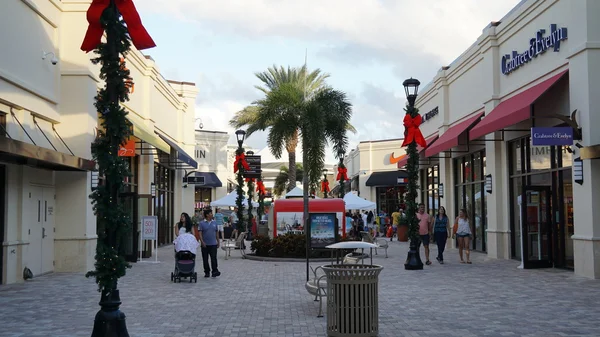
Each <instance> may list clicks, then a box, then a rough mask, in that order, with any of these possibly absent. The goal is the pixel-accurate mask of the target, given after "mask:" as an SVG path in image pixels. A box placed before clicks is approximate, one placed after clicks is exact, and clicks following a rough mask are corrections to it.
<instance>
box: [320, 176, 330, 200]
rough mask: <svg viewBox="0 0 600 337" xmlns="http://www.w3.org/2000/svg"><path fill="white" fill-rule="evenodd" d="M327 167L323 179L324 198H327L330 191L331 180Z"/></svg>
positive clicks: (322, 190)
mask: <svg viewBox="0 0 600 337" xmlns="http://www.w3.org/2000/svg"><path fill="white" fill-rule="evenodd" d="M327 171H328V170H327V169H323V181H322V182H321V192H323V198H324V199H327V194H328V193H329V180H327Z"/></svg>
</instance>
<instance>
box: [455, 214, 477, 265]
mask: <svg viewBox="0 0 600 337" xmlns="http://www.w3.org/2000/svg"><path fill="white" fill-rule="evenodd" d="M456 223H457V224H458V229H457V230H456V236H457V237H458V255H459V256H460V263H465V261H464V260H463V250H464V251H465V254H466V255H467V263H468V264H471V258H470V255H471V250H470V249H469V247H470V244H471V234H472V233H473V232H472V231H471V224H470V223H469V217H468V216H467V211H466V210H465V209H464V208H462V209H461V210H460V212H459V213H458V217H457V218H456Z"/></svg>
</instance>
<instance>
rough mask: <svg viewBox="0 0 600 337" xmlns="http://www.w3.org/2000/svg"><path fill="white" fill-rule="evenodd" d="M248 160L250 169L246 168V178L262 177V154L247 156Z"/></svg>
mask: <svg viewBox="0 0 600 337" xmlns="http://www.w3.org/2000/svg"><path fill="white" fill-rule="evenodd" d="M246 161H247V162H248V166H250V169H249V170H244V178H254V179H258V178H260V176H261V174H262V169H261V165H260V156H246Z"/></svg>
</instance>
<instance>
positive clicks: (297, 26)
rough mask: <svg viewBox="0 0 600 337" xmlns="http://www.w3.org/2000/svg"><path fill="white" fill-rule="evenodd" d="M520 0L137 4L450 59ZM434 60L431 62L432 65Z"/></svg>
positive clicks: (213, 24) (225, 28)
mask: <svg viewBox="0 0 600 337" xmlns="http://www.w3.org/2000/svg"><path fill="white" fill-rule="evenodd" d="M518 2H519V0H502V1H482V0H428V1H414V0H219V1H215V0H169V1H168V3H169V5H166V4H165V3H166V2H165V1H164V0H144V1H139V2H138V3H137V6H138V7H140V8H141V9H147V10H152V11H155V12H159V13H165V12H171V13H172V14H175V15H176V16H177V17H178V19H181V20H191V21H196V22H198V23H201V24H202V26H203V27H205V28H206V27H208V28H210V29H213V30H218V31H219V32H230V33H234V34H236V35H247V36H252V37H265V36H284V37H295V38H310V39H313V40H329V41H331V40H334V41H337V44H341V45H343V44H346V43H348V44H357V45H361V46H363V47H365V48H372V49H377V50H380V51H390V52H392V53H394V52H399V53H407V52H408V53H416V54H428V55H435V56H438V57H439V58H440V59H441V60H443V61H445V62H450V61H451V60H453V59H454V58H456V57H457V56H458V55H459V54H460V53H462V52H463V51H464V49H465V48H466V47H467V46H468V45H470V44H471V43H473V42H474V41H475V39H476V38H477V37H478V36H479V34H481V31H482V29H483V28H484V27H485V26H486V25H487V24H488V23H489V22H490V21H494V20H499V19H500V18H501V16H502V15H504V14H505V13H507V12H508V11H509V10H510V9H511V8H512V7H514V6H515V5H516V4H517V3H518ZM439 66H441V65H433V67H435V68H437V67H439Z"/></svg>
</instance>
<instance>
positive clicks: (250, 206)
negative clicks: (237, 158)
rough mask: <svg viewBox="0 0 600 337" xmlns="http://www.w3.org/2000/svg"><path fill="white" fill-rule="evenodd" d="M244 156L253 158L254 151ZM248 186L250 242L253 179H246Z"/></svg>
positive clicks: (250, 234) (248, 236)
mask: <svg viewBox="0 0 600 337" xmlns="http://www.w3.org/2000/svg"><path fill="white" fill-rule="evenodd" d="M246 155H248V156H253V155H254V151H246ZM246 184H247V185H248V228H247V229H248V234H247V238H248V240H252V218H253V216H252V198H254V179H251V178H246Z"/></svg>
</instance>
